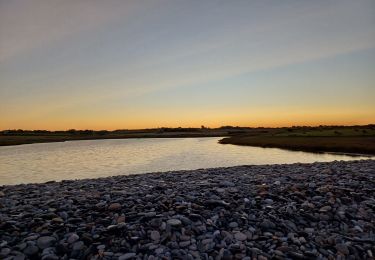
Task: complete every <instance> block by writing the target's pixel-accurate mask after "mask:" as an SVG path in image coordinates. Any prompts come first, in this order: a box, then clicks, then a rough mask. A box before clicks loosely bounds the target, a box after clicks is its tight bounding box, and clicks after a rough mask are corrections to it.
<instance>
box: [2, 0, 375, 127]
mask: <svg viewBox="0 0 375 260" xmlns="http://www.w3.org/2000/svg"><path fill="white" fill-rule="evenodd" d="M368 123H375V1H373V0H355V1H353V0H330V1H327V0H325V1H323V0H321V1H320V0H318V1H311V0H285V1H280V0H274V1H271V0H259V1H248V0H237V1H227V0H225V1H224V0H223V1H216V0H207V1H199V0H192V1H187V0H186V1H178V0H177V1H175V0H170V1H159V0H149V1H143V0H137V1H121V0H106V1H99V0H64V1H63V0H60V1H58V0H44V1H41V0H14V1H7V0H0V129H18V128H22V129H49V130H57V129H59V130H65V129H70V128H75V129H120V128H127V129H134V128H153V127H162V126H166V127H178V126H181V127H187V126H191V127H197V126H198V127H199V126H201V125H206V126H209V127H217V126H221V125H241V126H290V125H319V124H347V125H348V124H368Z"/></svg>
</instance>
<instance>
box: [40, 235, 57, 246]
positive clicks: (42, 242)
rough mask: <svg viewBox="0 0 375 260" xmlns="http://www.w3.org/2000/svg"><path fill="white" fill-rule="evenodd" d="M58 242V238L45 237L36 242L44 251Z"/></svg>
mask: <svg viewBox="0 0 375 260" xmlns="http://www.w3.org/2000/svg"><path fill="white" fill-rule="evenodd" d="M55 242H56V238H54V237H50V236H44V237H40V238H38V240H37V241H36V244H37V245H38V247H39V248H41V249H44V248H47V247H50V246H52V245H53V244H54V243H55Z"/></svg>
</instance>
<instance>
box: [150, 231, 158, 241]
mask: <svg viewBox="0 0 375 260" xmlns="http://www.w3.org/2000/svg"><path fill="white" fill-rule="evenodd" d="M150 238H151V239H152V240H154V241H159V240H160V233H159V231H156V230H153V231H151V233H150Z"/></svg>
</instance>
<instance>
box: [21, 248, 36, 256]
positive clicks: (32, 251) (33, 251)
mask: <svg viewBox="0 0 375 260" xmlns="http://www.w3.org/2000/svg"><path fill="white" fill-rule="evenodd" d="M38 251H39V248H38V247H37V246H33V245H30V246H28V247H26V248H25V250H23V253H24V254H25V255H29V256H30V255H35V254H37V253H38Z"/></svg>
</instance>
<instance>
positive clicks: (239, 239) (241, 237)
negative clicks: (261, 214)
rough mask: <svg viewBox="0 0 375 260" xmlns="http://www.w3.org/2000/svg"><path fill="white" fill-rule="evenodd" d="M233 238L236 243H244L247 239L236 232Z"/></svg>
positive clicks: (242, 234)
mask: <svg viewBox="0 0 375 260" xmlns="http://www.w3.org/2000/svg"><path fill="white" fill-rule="evenodd" d="M234 238H235V239H236V240H238V241H245V240H246V239H247V236H246V235H245V234H244V233H242V232H238V233H235V234H234Z"/></svg>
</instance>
